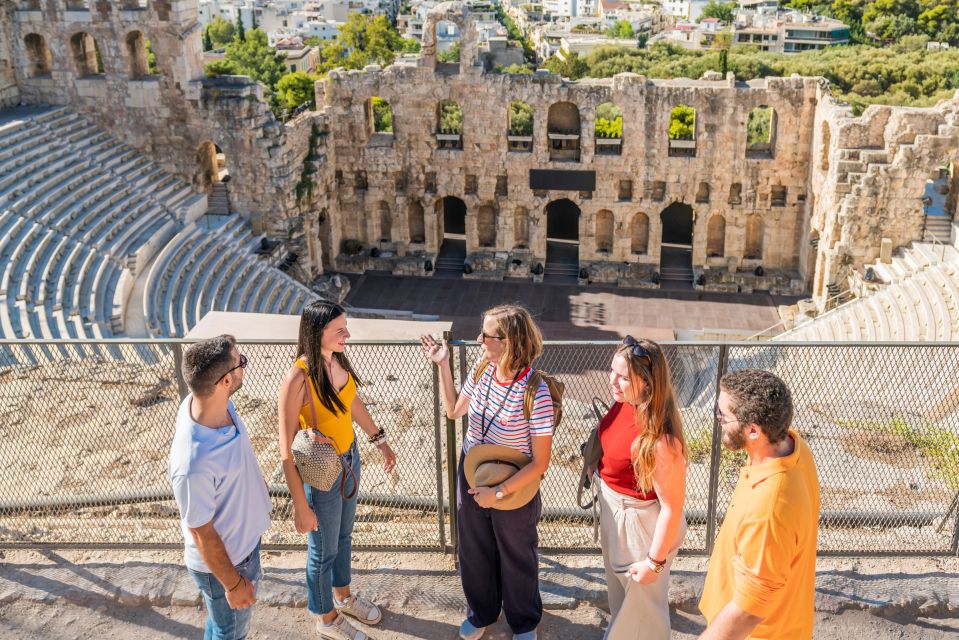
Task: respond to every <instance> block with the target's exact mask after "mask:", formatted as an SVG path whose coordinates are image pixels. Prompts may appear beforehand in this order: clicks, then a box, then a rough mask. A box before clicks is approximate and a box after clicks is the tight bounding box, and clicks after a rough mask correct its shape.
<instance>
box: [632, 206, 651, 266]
mask: <svg viewBox="0 0 959 640" xmlns="http://www.w3.org/2000/svg"><path fill="white" fill-rule="evenodd" d="M632 226H633V228H632V233H631V234H630V235H631V236H632V243H631V245H630V246H631V251H632V253H634V254H636V255H643V254H645V253H647V252H648V251H649V216H647V215H646V214H645V213H642V212H640V213H637V214H636V215H635V216H633V225H632Z"/></svg>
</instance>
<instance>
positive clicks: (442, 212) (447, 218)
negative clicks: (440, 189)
mask: <svg viewBox="0 0 959 640" xmlns="http://www.w3.org/2000/svg"><path fill="white" fill-rule="evenodd" d="M435 210H436V214H437V216H438V217H439V216H442V224H443V226H442V229H443V239H442V242H441V244H440V251H439V254H438V255H437V256H436V273H437V274H439V273H441V272H445V273H447V274H456V275H458V276H461V275H462V274H463V265H464V264H465V262H466V203H465V202H463V201H462V200H460V199H459V198H457V197H455V196H446V197H444V198H440V199H439V200H437V201H436V205H435Z"/></svg>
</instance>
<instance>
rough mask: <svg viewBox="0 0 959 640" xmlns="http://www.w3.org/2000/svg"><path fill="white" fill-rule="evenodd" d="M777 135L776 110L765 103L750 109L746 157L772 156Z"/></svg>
mask: <svg viewBox="0 0 959 640" xmlns="http://www.w3.org/2000/svg"><path fill="white" fill-rule="evenodd" d="M775 136H776V112H775V110H773V108H772V107H767V106H766V105H763V106H761V107H757V108H755V109H753V110H752V111H750V112H749V117H748V118H747V120H746V157H747V158H772V157H773V144H774V140H775Z"/></svg>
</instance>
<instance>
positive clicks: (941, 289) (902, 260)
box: [774, 242, 959, 342]
mask: <svg viewBox="0 0 959 640" xmlns="http://www.w3.org/2000/svg"><path fill="white" fill-rule="evenodd" d="M872 267H873V269H874V270H875V272H876V274H877V275H878V276H879V278H880V280H881V281H882V282H883V283H884V284H882V285H881V286H880V288H879V289H878V290H877V291H875V292H872V293H871V295H868V296H867V297H864V298H859V299H856V300H853V301H851V302H848V303H846V304H844V305H842V306H841V307H839V308H837V309H834V310H832V311H830V312H829V313H826V314H824V315H822V316H821V317H819V318H816V319H814V320H812V321H809V322H806V323H803V324H800V325H799V326H797V327H796V328H794V329H792V330H790V331H787V332H785V333H782V334H780V335H778V336H776V337H775V338H774V340H779V341H789V342H796V341H799V342H806V341H819V340H823V341H831V340H838V341H870V342H871V341H876V340H892V341H909V342H912V341H951V340H953V339H954V337H955V336H959V251H957V250H956V249H955V248H954V247H951V246H946V247H943V246H942V245H936V246H933V245H932V244H929V243H922V242H914V243H913V244H912V245H910V246H909V247H906V248H904V249H903V250H902V251H901V253H900V254H899V255H896V256H893V260H892V262H891V263H890V264H883V263H881V262H877V263H875V264H874V265H872Z"/></svg>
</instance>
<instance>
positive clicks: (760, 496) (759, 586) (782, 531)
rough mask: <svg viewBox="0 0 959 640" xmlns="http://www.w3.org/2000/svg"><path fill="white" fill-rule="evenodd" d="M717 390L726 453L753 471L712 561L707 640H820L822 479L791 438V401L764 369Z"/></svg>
mask: <svg viewBox="0 0 959 640" xmlns="http://www.w3.org/2000/svg"><path fill="white" fill-rule="evenodd" d="M719 387H720V394H719V403H718V406H717V408H716V418H717V419H718V420H719V422H720V424H721V426H722V431H723V445H725V446H726V448H728V449H732V450H733V451H739V450H744V451H745V452H746V455H747V457H748V459H749V462H748V464H747V466H745V467H743V469H742V470H741V471H740V473H739V482H738V483H737V484H736V490H735V491H734V492H733V497H732V500H730V503H729V508H728V509H727V510H726V516H725V518H724V519H723V524H722V527H721V528H720V529H719V536H718V537H717V538H716V545H715V547H714V548H713V555H712V557H711V558H710V559H709V570H708V571H707V572H706V584H705V587H704V589H703V596H702V598H701V599H700V601H699V609H700V611H702V612H703V615H704V616H706V620H708V621H709V626H708V627H707V629H706V631H705V632H703V634H702V635H701V636H700V638H701V639H709V640H714V639H719V638H722V639H723V640H733V639H735V640H741V639H743V638H754V639H756V640H759V639H763V640H787V639H788V640H801V639H805V638H812V630H813V598H814V591H815V581H816V534H817V532H818V530H819V478H818V476H817V474H816V463H815V461H814V460H813V457H812V452H811V451H810V449H809V446H808V445H807V444H806V443H805V441H804V440H803V439H802V438H800V437H799V434H797V433H796V432H795V431H794V430H792V429H790V428H789V425H790V423H791V422H792V417H793V405H792V397H791V396H790V393H789V389H787V388H786V385H785V383H784V382H783V381H782V380H780V379H779V378H778V377H776V376H774V375H773V374H771V373H769V372H767V371H760V370H757V369H745V370H742V371H735V372H733V373H728V374H726V375H725V376H723V378H722V380H720V383H719Z"/></svg>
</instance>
